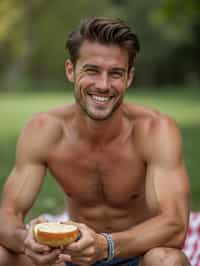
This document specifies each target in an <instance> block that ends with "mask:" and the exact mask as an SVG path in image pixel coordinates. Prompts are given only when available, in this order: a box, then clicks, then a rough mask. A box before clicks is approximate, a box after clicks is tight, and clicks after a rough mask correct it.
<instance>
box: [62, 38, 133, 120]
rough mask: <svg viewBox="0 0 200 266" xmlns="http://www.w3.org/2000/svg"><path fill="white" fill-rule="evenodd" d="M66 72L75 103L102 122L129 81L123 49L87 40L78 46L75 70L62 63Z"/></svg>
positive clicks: (130, 75)
mask: <svg viewBox="0 0 200 266" xmlns="http://www.w3.org/2000/svg"><path fill="white" fill-rule="evenodd" d="M66 73H67V76H68V78H69V80H71V81H73V82H74V87H75V92H74V94H75V98H76V101H77V103H78V104H79V105H80V107H81V108H82V110H84V111H85V113H87V115H88V116H89V117H90V118H91V119H94V120H105V119H107V118H109V117H110V116H111V114H112V113H113V112H114V111H115V110H117V109H118V108H119V106H120V104H121V102H122V99H123V96H124V93H125V90H126V88H127V87H128V86H129V85H130V83H131V81H132V79H133V71H132V70H130V71H129V73H128V52H127V51H126V49H125V48H122V47H119V46H117V45H103V44H99V43H97V42H89V41H84V43H83V44H82V46H81V48H80V51H79V58H78V60H77V62H76V65H75V67H74V66H73V64H72V63H71V62H70V61H67V62H66Z"/></svg>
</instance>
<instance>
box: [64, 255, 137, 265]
mask: <svg viewBox="0 0 200 266" xmlns="http://www.w3.org/2000/svg"><path fill="white" fill-rule="evenodd" d="M139 261H140V257H133V258H129V259H124V258H114V259H113V260H112V261H111V262H105V261H97V262H96V263H95V264H93V265H94V266H112V265H113V266H114V265H116V266H139ZM66 266H78V265H77V264H73V263H70V262H67V263H66Z"/></svg>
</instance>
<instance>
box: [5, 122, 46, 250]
mask: <svg viewBox="0 0 200 266" xmlns="http://www.w3.org/2000/svg"><path fill="white" fill-rule="evenodd" d="M43 120H44V119H43ZM44 124H45V123H42V119H41V118H38V117H35V118H33V119H32V120H31V121H30V122H29V123H28V124H27V126H26V127H25V129H24V130H23V132H22V134H21V136H20V138H19V141H18V144H17V149H16V164H15V167H14V169H13V170H12V172H11V174H10V176H9V177H8V180H7V182H6V184H5V187H4V191H3V196H2V202H1V208H0V223H1V224H3V225H4V226H3V227H1V228H0V244H1V245H3V246H5V247H6V248H8V249H10V250H12V251H14V252H23V250H24V239H25V238H26V230H25V226H24V223H23V221H24V217H25V215H26V213H27V212H28V211H29V209H30V208H31V207H32V205H33V203H34V201H35V199H36V197H37V194H38V193H39V190H40V188H41V185H42V181H43V177H44V175H45V171H46V166H45V156H46V153H47V148H46V147H47V144H49V143H48V139H47V136H46V133H45V132H46V130H45V128H46V127H47V125H44Z"/></svg>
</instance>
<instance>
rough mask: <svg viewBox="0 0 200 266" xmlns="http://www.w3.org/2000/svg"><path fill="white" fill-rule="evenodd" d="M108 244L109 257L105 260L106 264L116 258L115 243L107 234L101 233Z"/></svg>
mask: <svg viewBox="0 0 200 266" xmlns="http://www.w3.org/2000/svg"><path fill="white" fill-rule="evenodd" d="M101 235H102V236H104V237H105V238H106V240H107V242H108V257H107V258H106V259H105V260H104V261H105V262H110V261H111V260H112V259H113V258H114V256H115V243H114V241H113V239H112V237H111V235H109V234H107V233H101Z"/></svg>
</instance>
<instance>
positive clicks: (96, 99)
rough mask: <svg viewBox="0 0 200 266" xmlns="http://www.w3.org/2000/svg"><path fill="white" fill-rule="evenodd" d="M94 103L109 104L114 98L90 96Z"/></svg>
mask: <svg viewBox="0 0 200 266" xmlns="http://www.w3.org/2000/svg"><path fill="white" fill-rule="evenodd" d="M88 95H89V96H90V97H91V98H92V100H93V101H95V102H97V103H107V102H109V101H110V100H111V99H112V98H113V97H114V96H99V95H94V94H88Z"/></svg>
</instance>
